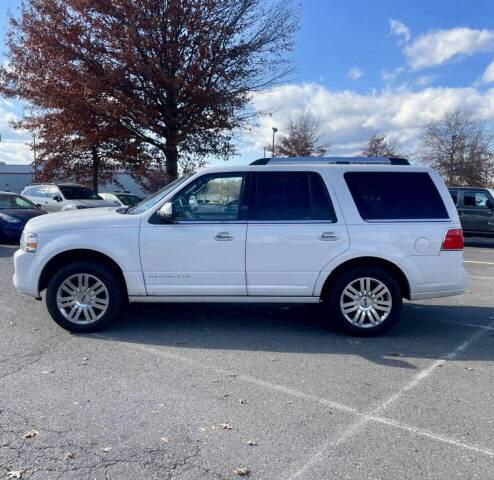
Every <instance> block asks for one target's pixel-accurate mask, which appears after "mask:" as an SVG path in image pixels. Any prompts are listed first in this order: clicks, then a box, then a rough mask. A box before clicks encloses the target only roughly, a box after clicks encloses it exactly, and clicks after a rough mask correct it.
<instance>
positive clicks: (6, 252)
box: [0, 240, 19, 258]
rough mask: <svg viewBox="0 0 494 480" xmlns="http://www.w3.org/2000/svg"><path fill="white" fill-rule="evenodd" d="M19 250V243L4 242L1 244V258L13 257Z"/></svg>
mask: <svg viewBox="0 0 494 480" xmlns="http://www.w3.org/2000/svg"><path fill="white" fill-rule="evenodd" d="M18 248H19V242H15V241H8V240H2V243H1V244H0V258H7V257H13V256H14V253H15V251H16V250H17V249H18Z"/></svg>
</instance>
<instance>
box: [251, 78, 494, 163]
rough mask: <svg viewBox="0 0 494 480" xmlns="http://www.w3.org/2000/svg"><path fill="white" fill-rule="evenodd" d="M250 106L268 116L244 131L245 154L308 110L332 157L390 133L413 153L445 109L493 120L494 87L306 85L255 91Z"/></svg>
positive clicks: (350, 152)
mask: <svg viewBox="0 0 494 480" xmlns="http://www.w3.org/2000/svg"><path fill="white" fill-rule="evenodd" d="M253 106H254V108H255V110H256V111H258V112H271V113H272V116H268V115H266V116H262V117H260V118H259V125H258V126H257V127H255V128H253V129H252V130H251V131H249V132H246V133H245V138H246V140H249V141H250V147H248V148H247V149H246V152H249V151H250V152H262V147H263V146H264V145H266V144H268V143H269V142H270V140H271V127H272V126H273V125H275V126H276V127H278V128H279V129H280V134H284V133H286V130H287V126H288V123H289V122H290V120H292V119H295V118H296V117H297V116H298V115H300V114H301V113H302V112H305V111H308V110H309V111H311V112H313V113H314V114H315V115H316V116H317V117H318V119H319V120H320V124H321V133H322V137H321V141H322V142H331V143H333V148H332V149H331V154H333V155H338V154H341V155H354V154H356V153H358V152H359V151H360V150H361V148H362V146H363V144H364V142H365V141H366V139H367V138H368V137H369V136H370V135H373V134H376V133H385V134H388V135H389V137H390V139H391V140H392V141H394V142H396V143H397V144H398V145H399V147H400V148H401V149H403V151H405V152H411V151H413V147H414V145H415V142H416V141H417V139H418V137H419V136H420V134H421V132H422V129H423V127H424V126H425V125H427V123H429V122H430V121H431V120H432V119H438V118H440V117H441V116H442V115H443V113H444V112H447V111H451V110H454V109H457V108H464V109H467V110H471V111H473V112H475V113H476V114H477V115H478V116H479V117H480V118H482V119H484V120H489V121H494V88H492V89H489V90H487V91H485V92H479V91H478V90H476V89H475V88H473V87H466V88H443V87H434V88H432V87H429V88H425V89H422V90H420V91H413V90H409V89H408V88H406V87H397V88H385V89H383V90H381V91H373V92H370V93H368V94H361V93H357V92H354V91H351V90H344V91H332V90H327V89H325V88H324V87H322V86H321V85H318V84H315V83H304V84H291V85H284V86H281V87H277V88H274V89H272V90H270V91H267V92H264V93H259V94H256V95H255V97H254V99H253Z"/></svg>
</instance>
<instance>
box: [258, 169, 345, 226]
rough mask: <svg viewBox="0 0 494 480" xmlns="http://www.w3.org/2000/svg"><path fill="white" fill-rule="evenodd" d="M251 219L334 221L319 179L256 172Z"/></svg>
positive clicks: (305, 174) (313, 175)
mask: <svg viewBox="0 0 494 480" xmlns="http://www.w3.org/2000/svg"><path fill="white" fill-rule="evenodd" d="M254 190H255V193H254V211H253V212H252V219H254V220H264V221H269V220H273V221H283V220H290V221H293V220H328V221H336V219H335V215H334V210H333V207H332V205H331V202H330V199H329V195H328V192H327V190H326V187H325V185H324V182H323V180H322V178H321V177H320V176H319V175H318V174H316V173H312V172H310V173H309V172H257V173H256V181H255V187H254Z"/></svg>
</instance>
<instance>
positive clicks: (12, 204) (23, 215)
mask: <svg viewBox="0 0 494 480" xmlns="http://www.w3.org/2000/svg"><path fill="white" fill-rule="evenodd" d="M45 213H46V212H45V211H44V210H42V209H41V208H39V207H37V206H36V205H35V204H34V203H32V202H30V201H29V200H28V199H27V198H23V197H21V196H20V195H17V194H15V193H11V192H0V239H4V238H11V239H19V238H20V236H21V234H22V230H23V229H24V226H25V225H26V222H27V221H28V220H29V219H30V218H33V217H37V216H39V215H44V214H45Z"/></svg>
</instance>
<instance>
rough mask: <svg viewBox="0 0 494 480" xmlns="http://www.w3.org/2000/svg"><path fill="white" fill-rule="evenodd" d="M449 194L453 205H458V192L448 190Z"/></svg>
mask: <svg viewBox="0 0 494 480" xmlns="http://www.w3.org/2000/svg"><path fill="white" fill-rule="evenodd" d="M449 193H450V194H451V198H452V199H453V202H454V204H455V205H458V190H450V191H449Z"/></svg>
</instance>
